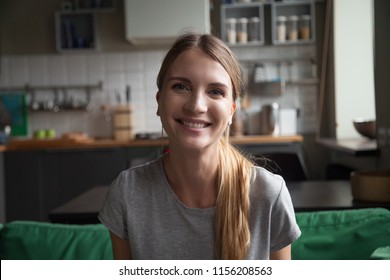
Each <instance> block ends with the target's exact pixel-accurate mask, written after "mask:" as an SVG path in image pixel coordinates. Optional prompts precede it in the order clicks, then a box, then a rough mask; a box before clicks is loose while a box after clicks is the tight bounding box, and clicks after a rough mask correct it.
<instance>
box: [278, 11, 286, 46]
mask: <svg viewBox="0 0 390 280" xmlns="http://www.w3.org/2000/svg"><path fill="white" fill-rule="evenodd" d="M286 21H287V18H286V17H285V16H278V17H277V18H276V40H277V41H279V42H284V41H286Z"/></svg>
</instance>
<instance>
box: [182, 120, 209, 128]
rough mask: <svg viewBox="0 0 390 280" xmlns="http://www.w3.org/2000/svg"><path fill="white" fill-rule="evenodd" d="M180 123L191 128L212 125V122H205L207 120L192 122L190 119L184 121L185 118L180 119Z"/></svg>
mask: <svg viewBox="0 0 390 280" xmlns="http://www.w3.org/2000/svg"><path fill="white" fill-rule="evenodd" d="M179 123H181V124H182V125H184V126H186V127H189V128H205V127H208V126H210V125H211V124H210V123H205V122H190V121H183V120H179Z"/></svg>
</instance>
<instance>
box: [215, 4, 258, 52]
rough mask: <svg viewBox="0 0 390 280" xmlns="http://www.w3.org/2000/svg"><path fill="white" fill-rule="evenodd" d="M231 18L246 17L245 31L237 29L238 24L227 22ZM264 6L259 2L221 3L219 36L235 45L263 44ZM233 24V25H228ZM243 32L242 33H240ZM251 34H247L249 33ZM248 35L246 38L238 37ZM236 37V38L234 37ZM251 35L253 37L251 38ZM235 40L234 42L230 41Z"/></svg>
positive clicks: (240, 18)
mask: <svg viewBox="0 0 390 280" xmlns="http://www.w3.org/2000/svg"><path fill="white" fill-rule="evenodd" d="M232 19H234V20H238V21H240V20H242V19H246V20H247V21H248V22H247V28H246V33H247V34H246V35H245V31H243V30H239V29H238V27H239V22H238V24H237V23H235V22H233V23H229V21H231V20H232ZM264 22H265V20H264V6H263V4H259V3H249V4H247V3H244V4H241V3H237V4H223V5H222V6H221V37H222V39H223V40H224V41H225V42H228V43H229V44H235V45H263V44H264ZM230 24H233V26H229V25H230ZM242 33H244V35H243V34H242ZM252 33H256V34H253V35H252V36H249V34H252ZM242 36H243V37H248V38H247V40H246V39H244V40H242V39H241V38H240V37H242ZM235 37H237V39H236V38H235ZM252 37H253V38H255V39H253V40H252ZM232 41H235V43H232Z"/></svg>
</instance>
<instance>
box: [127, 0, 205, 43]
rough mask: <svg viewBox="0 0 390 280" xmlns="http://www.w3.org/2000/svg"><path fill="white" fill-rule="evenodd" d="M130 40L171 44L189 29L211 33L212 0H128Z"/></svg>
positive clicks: (133, 41) (128, 31)
mask: <svg viewBox="0 0 390 280" xmlns="http://www.w3.org/2000/svg"><path fill="white" fill-rule="evenodd" d="M124 10H125V25H126V27H125V28H126V40H128V41H129V42H130V43H132V44H134V45H145V44H170V43H172V42H173V40H174V39H175V38H176V37H177V36H178V35H180V34H181V33H183V32H185V31H197V32H201V33H210V3H209V0H195V1H194V0H125V6H124Z"/></svg>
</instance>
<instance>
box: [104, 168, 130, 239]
mask: <svg viewBox="0 0 390 280" xmlns="http://www.w3.org/2000/svg"><path fill="white" fill-rule="evenodd" d="M124 179H125V173H124V172H122V173H120V175H119V176H118V177H117V178H116V179H115V180H114V181H113V182H112V184H111V186H110V190H109V192H108V194H107V197H106V199H105V201H104V204H103V207H102V209H101V210H100V212H99V215H98V219H99V221H100V222H101V223H102V224H103V225H105V226H106V227H107V228H108V230H110V231H111V232H113V233H114V234H116V235H117V236H118V237H120V238H122V239H128V235H127V226H126V208H125V206H124V204H125V203H124V189H125V187H126V182H125V181H126V180H124Z"/></svg>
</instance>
